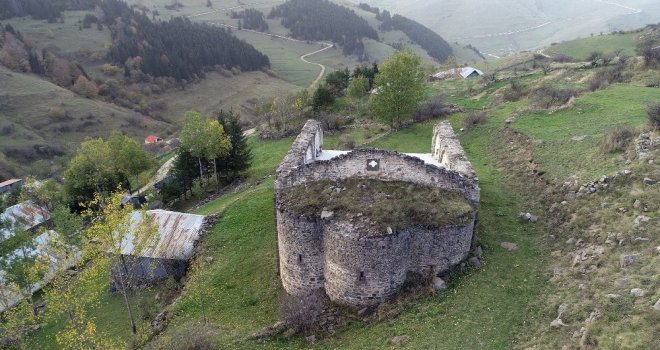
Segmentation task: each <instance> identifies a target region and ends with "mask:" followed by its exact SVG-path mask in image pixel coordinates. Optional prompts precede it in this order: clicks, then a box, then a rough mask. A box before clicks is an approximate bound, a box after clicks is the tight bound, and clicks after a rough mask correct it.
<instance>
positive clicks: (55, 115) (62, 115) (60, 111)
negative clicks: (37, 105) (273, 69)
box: [48, 106, 67, 120]
mask: <svg viewBox="0 0 660 350" xmlns="http://www.w3.org/2000/svg"><path fill="white" fill-rule="evenodd" d="M48 116H49V117H50V118H52V119H56V120H63V119H66V118H67V113H66V111H65V110H64V108H62V107H60V106H53V107H50V109H49V110H48Z"/></svg>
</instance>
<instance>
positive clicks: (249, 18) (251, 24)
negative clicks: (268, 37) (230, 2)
mask: <svg viewBox="0 0 660 350" xmlns="http://www.w3.org/2000/svg"><path fill="white" fill-rule="evenodd" d="M231 18H234V19H240V22H239V25H238V27H239V29H240V28H245V29H252V30H257V31H260V32H265V31H267V30H268V23H266V19H265V18H264V13H263V12H261V11H259V10H257V9H252V8H250V9H246V10H244V11H239V12H236V11H232V12H231Z"/></svg>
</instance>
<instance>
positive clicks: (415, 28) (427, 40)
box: [378, 11, 452, 62]
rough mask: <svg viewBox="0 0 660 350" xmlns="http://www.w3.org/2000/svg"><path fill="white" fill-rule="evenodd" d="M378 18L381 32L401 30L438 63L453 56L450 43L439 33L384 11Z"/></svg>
mask: <svg viewBox="0 0 660 350" xmlns="http://www.w3.org/2000/svg"><path fill="white" fill-rule="evenodd" d="M378 18H379V19H380V20H381V21H382V24H381V26H380V29H381V30H400V31H402V32H404V33H405V34H406V35H407V36H408V37H409V38H410V39H411V40H412V41H414V42H415V43H417V44H418V45H419V46H421V47H422V48H423V49H424V50H426V52H427V53H428V54H429V56H431V57H433V58H435V59H436V60H438V62H444V61H445V60H446V59H447V58H448V57H449V56H451V55H452V48H451V46H450V45H449V43H447V41H445V39H443V38H442V37H441V36H440V35H438V33H436V32H434V31H432V30H431V29H429V28H427V27H425V26H424V25H422V24H420V23H418V22H416V21H413V20H412V19H409V18H406V17H403V16H400V15H394V16H390V13H389V12H388V11H383V12H382V13H381V14H379V15H378Z"/></svg>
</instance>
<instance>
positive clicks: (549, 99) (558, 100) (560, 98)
mask: <svg viewBox="0 0 660 350" xmlns="http://www.w3.org/2000/svg"><path fill="white" fill-rule="evenodd" d="M575 96H578V91H577V90H576V89H570V88H566V89H559V88H554V87H542V88H539V89H537V90H536V91H534V94H533V96H532V97H533V99H534V101H535V102H536V104H537V105H539V106H541V107H543V108H550V107H551V106H556V105H563V104H565V103H567V102H568V101H570V99H571V98H572V97H575Z"/></svg>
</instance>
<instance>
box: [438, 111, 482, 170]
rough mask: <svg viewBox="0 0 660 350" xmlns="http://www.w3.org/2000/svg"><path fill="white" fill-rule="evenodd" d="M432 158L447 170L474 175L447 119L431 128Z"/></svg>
mask: <svg viewBox="0 0 660 350" xmlns="http://www.w3.org/2000/svg"><path fill="white" fill-rule="evenodd" d="M433 158H435V159H437V160H438V161H439V162H440V164H442V165H444V166H445V167H446V168H447V169H449V170H454V171H458V172H460V173H462V174H464V175H467V176H468V177H472V178H474V177H475V176H476V175H475V172H474V169H472V164H470V162H469V161H468V160H467V158H466V157H465V151H463V147H461V144H460V142H458V138H457V137H456V135H455V134H454V130H453V129H452V128H451V124H449V122H448V121H443V122H441V123H439V124H437V125H436V126H435V127H434V128H433Z"/></svg>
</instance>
